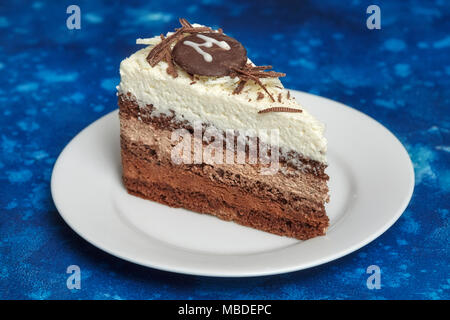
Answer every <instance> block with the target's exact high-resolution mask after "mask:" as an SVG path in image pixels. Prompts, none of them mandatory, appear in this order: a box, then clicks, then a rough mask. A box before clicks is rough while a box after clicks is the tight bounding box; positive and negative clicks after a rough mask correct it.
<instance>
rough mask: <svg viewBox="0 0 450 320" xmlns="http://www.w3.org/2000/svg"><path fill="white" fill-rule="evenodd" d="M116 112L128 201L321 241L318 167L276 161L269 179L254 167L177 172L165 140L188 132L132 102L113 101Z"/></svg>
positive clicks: (324, 223) (322, 187) (193, 167)
mask: <svg viewBox="0 0 450 320" xmlns="http://www.w3.org/2000/svg"><path fill="white" fill-rule="evenodd" d="M119 107H120V128H121V152H122V166H123V181H124V185H125V187H126V188H127V191H128V192H129V193H130V194H133V195H136V196H139V197H142V198H145V199H149V200H153V201H156V202H159V203H162V204H165V205H168V206H171V207H182V208H186V209H189V210H193V211H196V212H199V213H206V214H211V215H214V216H216V217H218V218H221V219H223V220H227V221H234V222H237V223H239V224H241V225H244V226H248V227H253V228H256V229H259V230H263V231H266V232H271V233H274V234H278V235H283V236H288V237H293V238H297V239H301V240H305V239H309V238H312V237H315V236H319V235H323V234H325V231H326V229H327V227H328V224H329V220H328V217H327V216H326V213H325V208H324V203H325V202H326V201H327V200H328V187H327V180H328V176H327V175H326V174H325V173H324V168H325V166H324V165H323V164H319V163H317V165H316V166H314V164H315V163H314V162H313V161H308V160H306V161H308V166H307V167H306V168H307V169H306V170H305V169H304V170H298V169H295V168H293V167H292V166H290V165H289V164H288V162H287V161H283V160H282V161H281V162H280V170H279V171H278V172H277V173H276V174H274V175H261V174H260V173H259V169H260V165H258V164H256V165H254V164H248V163H245V164H217V165H216V164H214V165H211V164H205V163H202V164H181V165H177V164H174V163H173V162H172V160H171V150H172V148H173V146H174V144H173V143H172V142H171V134H172V131H173V130H174V129H177V128H188V125H187V124H180V123H175V122H174V121H173V118H171V117H166V116H160V117H151V116H149V114H143V110H140V109H139V107H138V105H137V104H136V103H135V102H134V101H133V99H132V97H126V96H123V95H121V96H119ZM149 108H151V106H149ZM144 112H145V111H144ZM192 140H194V136H193V135H192Z"/></svg>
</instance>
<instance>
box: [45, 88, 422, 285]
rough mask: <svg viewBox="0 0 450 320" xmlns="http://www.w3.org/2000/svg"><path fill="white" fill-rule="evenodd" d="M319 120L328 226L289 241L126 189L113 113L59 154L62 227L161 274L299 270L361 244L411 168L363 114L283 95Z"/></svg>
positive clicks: (379, 228) (395, 212)
mask: <svg viewBox="0 0 450 320" xmlns="http://www.w3.org/2000/svg"><path fill="white" fill-rule="evenodd" d="M291 92H292V93H293V94H294V96H295V97H296V98H297V100H298V101H300V102H301V104H303V105H304V106H307V109H308V110H309V111H310V112H311V113H312V114H314V115H315V116H316V117H317V118H318V119H320V120H321V121H323V122H324V123H325V124H326V125H327V138H328V161H329V167H328V169H327V173H328V175H329V176H330V177H331V178H330V184H329V185H330V194H331V201H330V203H329V204H328V205H327V213H328V215H329V217H330V220H331V225H330V228H329V231H328V233H327V235H326V236H323V237H318V238H314V239H311V240H308V241H298V240H295V239H290V238H286V237H280V236H276V235H272V234H269V233H265V232H262V231H258V230H254V229H251V228H246V227H243V226H240V225H238V224H235V223H232V222H225V221H222V220H219V219H217V218H214V217H212V216H208V215H201V214H197V213H194V212H191V211H187V210H184V209H173V208H169V207H166V206H163V205H160V204H158V203H155V202H151V201H147V200H143V199H140V198H137V197H134V196H131V195H129V194H128V193H127V192H126V190H125V188H124V187H123V186H122V182H121V165H120V146H119V120H118V114H117V110H116V111H113V112H111V113H110V114H108V115H106V116H104V117H103V118H101V119H99V120H97V121H96V122H94V123H93V124H91V125H90V126H88V127H87V128H86V129H84V130H83V131H82V132H81V133H79V134H78V135H77V136H76V137H75V138H74V139H73V140H72V141H71V142H70V143H69V144H68V145H67V147H66V148H65V149H64V150H63V152H62V153H61V155H60V156H59V158H58V160H57V162H56V164H55V167H54V169H53V175H52V186H51V189H52V195H53V199H54V202H55V205H56V207H57V208H58V211H59V212H60V214H61V216H62V217H63V219H64V220H65V221H66V222H67V224H68V225H69V226H70V227H72V229H73V230H75V232H77V233H78V234H79V235H80V236H82V237H83V238H84V239H86V240H87V241H89V242H90V243H92V244H93V245H95V246H97V247H98V248H100V249H102V250H104V251H106V252H108V253H110V254H112V255H115V256H117V257H120V258H122V259H125V260H128V261H131V262H134V263H137V264H140V265H144V266H148V267H153V268H157V269H161V270H167V271H173V272H181V273H187V274H196V275H207V276H231V277H234V276H258V275H269V274H277V273H283V272H289V271H295V270H301V269H305V268H309V267H313V266H317V265H319V264H322V263H325V262H328V261H331V260H334V259H337V258H339V257H342V256H344V255H346V254H349V253H351V252H353V251H355V250H357V249H359V248H361V247H362V246H364V245H366V244H368V243H369V242H371V241H372V240H374V239H375V238H377V237H378V236H380V235H381V234H382V233H383V232H384V231H386V230H387V229H388V228H389V227H390V226H391V225H392V224H393V223H394V222H395V221H396V220H397V219H398V218H399V217H400V215H401V214H402V212H403V211H404V210H405V208H406V206H407V205H408V202H409V200H410V198H411V195H412V192H413V188H414V171H413V166H412V164H411V161H410V159H409V157H408V154H407V152H406V151H405V149H404V148H403V146H402V145H401V143H400V142H399V141H398V140H397V139H396V138H395V136H394V135H393V134H392V133H390V132H389V131H388V130H387V129H386V128H384V127H383V126H382V125H381V124H379V123H378V122H376V121H375V120H373V119H372V118H370V117H368V116H366V115H364V114H363V113H361V112H359V111H356V110H354V109H352V108H349V107H346V106H344V105H342V104H340V103H337V102H334V101H331V100H328V99H325V98H321V97H317V96H313V95H310V94H307V93H301V92H295V91H291Z"/></svg>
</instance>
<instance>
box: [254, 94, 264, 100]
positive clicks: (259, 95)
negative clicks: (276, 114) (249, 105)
mask: <svg viewBox="0 0 450 320" xmlns="http://www.w3.org/2000/svg"><path fill="white" fill-rule="evenodd" d="M262 99H264V93H262V92H258V97H257V98H256V100H262Z"/></svg>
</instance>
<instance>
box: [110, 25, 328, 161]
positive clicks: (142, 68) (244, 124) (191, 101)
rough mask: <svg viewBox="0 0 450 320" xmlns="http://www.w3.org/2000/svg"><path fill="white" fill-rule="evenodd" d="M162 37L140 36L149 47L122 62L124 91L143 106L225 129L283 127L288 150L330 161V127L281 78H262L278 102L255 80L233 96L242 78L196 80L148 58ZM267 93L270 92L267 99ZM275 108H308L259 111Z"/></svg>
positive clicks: (283, 147) (282, 140) (283, 145)
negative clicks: (326, 128)
mask: <svg viewBox="0 0 450 320" xmlns="http://www.w3.org/2000/svg"><path fill="white" fill-rule="evenodd" d="M194 26H199V25H194ZM170 34H171V33H168V34H167V35H168V36H169V35H170ZM160 41H161V39H160V37H154V38H150V39H138V41H137V43H138V44H146V45H148V47H146V48H144V49H142V50H139V51H137V52H136V53H134V54H133V55H131V56H130V57H129V58H127V59H125V60H123V61H122V62H121V64H120V76H121V82H120V85H119V86H118V87H117V89H118V92H119V93H123V94H127V93H128V92H129V93H131V94H132V95H133V96H134V97H135V98H136V102H137V103H138V104H139V106H140V107H141V108H146V106H147V105H150V104H151V105H153V113H152V115H154V116H158V115H160V114H167V115H170V114H172V112H173V113H175V118H176V120H180V121H185V120H187V121H189V122H190V123H192V124H194V123H196V122H202V123H207V124H210V125H212V126H214V127H215V128H217V129H219V130H227V129H234V130H250V132H252V131H253V132H255V134H256V135H258V131H259V130H261V129H266V130H270V129H278V130H279V147H280V148H281V151H282V153H288V152H290V151H295V152H297V153H299V154H301V155H303V156H304V157H306V158H310V159H312V160H316V161H319V162H321V163H326V149H327V141H326V139H325V137H324V135H323V134H324V125H323V124H322V123H320V122H319V121H318V120H316V119H315V118H314V117H313V116H312V115H311V114H309V113H308V112H307V111H306V110H305V109H304V108H303V107H301V106H300V105H299V104H298V102H297V101H296V100H295V99H294V98H293V97H289V93H288V91H287V90H286V89H284V87H283V85H282V83H281V82H280V80H279V79H278V78H263V79H261V82H262V83H263V84H264V85H265V86H266V88H267V90H268V91H269V92H270V93H271V94H272V96H273V97H274V98H275V102H273V101H272V100H271V99H270V97H269V96H268V95H267V93H266V92H264V90H263V89H262V88H261V87H260V86H259V85H258V84H256V83H254V82H253V81H248V82H247V84H246V85H245V87H244V89H243V90H242V92H241V93H240V94H233V90H234V89H235V88H236V86H237V83H238V82H239V78H238V77H236V78H230V77H228V76H225V77H202V76H195V79H194V80H193V79H192V77H191V76H190V75H189V74H187V73H186V72H185V71H184V70H182V69H181V68H179V67H177V66H176V68H177V72H178V77H176V78H173V77H172V76H171V75H169V74H168V73H167V71H166V69H167V63H166V62H164V61H161V62H159V63H158V64H157V65H156V66H155V67H151V66H150V64H149V63H148V62H147V60H146V58H147V56H148V54H149V52H150V50H151V49H152V47H153V46H154V45H156V44H157V43H159V42H160ZM249 62H251V61H250V60H249ZM261 93H263V94H264V98H262V99H261V98H260V96H261ZM279 97H280V98H281V99H280V101H281V102H280V101H279ZM272 107H288V108H296V109H302V110H303V112H301V113H288V112H269V113H262V114H258V111H260V110H263V109H266V108H272ZM258 137H259V139H260V140H261V141H262V142H263V143H267V144H271V141H270V136H267V135H263V134H261V135H258Z"/></svg>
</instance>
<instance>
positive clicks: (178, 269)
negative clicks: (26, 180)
mask: <svg viewBox="0 0 450 320" xmlns="http://www.w3.org/2000/svg"><path fill="white" fill-rule="evenodd" d="M288 90H290V91H291V93H293V94H300V95H308V96H311V97H313V98H320V99H324V100H326V102H327V103H332V104H338V105H339V106H340V107H344V108H346V109H350V111H352V112H356V113H357V114H358V115H359V116H362V117H363V118H366V120H368V121H372V122H374V123H376V125H377V126H378V127H380V128H381V129H383V130H385V131H386V132H387V133H389V135H390V137H391V138H394V140H395V141H396V142H397V144H398V145H399V146H400V147H401V150H402V152H403V153H404V154H405V155H406V156H407V159H408V169H409V170H408V171H409V176H410V177H411V179H410V182H411V183H410V185H409V188H408V194H407V196H406V197H404V199H403V200H402V203H401V205H400V204H399V206H398V208H399V209H397V212H395V214H392V216H391V218H390V219H389V220H388V221H386V222H385V223H384V225H383V227H380V228H379V229H378V230H377V232H372V233H371V234H370V235H369V236H367V237H365V239H364V240H362V241H359V242H356V243H355V244H353V245H351V246H349V247H348V248H346V249H344V250H339V251H338V252H336V253H335V254H329V255H328V256H325V257H323V258H320V259H317V260H314V261H312V262H310V263H305V264H302V265H300V266H288V267H285V268H282V267H279V268H277V269H270V270H266V271H265V270H258V271H254V272H252V271H248V272H230V271H227V272H216V271H206V270H191V269H189V268H183V267H180V266H179V265H178V266H176V267H170V266H167V265H161V264H158V263H156V264H155V263H149V262H146V261H141V260H139V259H137V258H134V257H127V256H125V255H122V254H121V253H117V252H114V249H110V248H108V247H106V246H104V245H103V244H102V243H101V241H96V240H95V239H92V237H91V236H90V235H87V234H85V233H83V231H82V230H79V228H78V227H77V226H76V225H75V224H74V223H71V221H70V219H68V217H67V216H66V215H65V214H64V213H63V210H61V206H60V204H59V203H58V201H57V200H56V197H55V190H56V186H55V184H56V182H55V180H56V178H55V172H57V169H58V167H59V166H60V163H61V161H62V160H61V159H62V158H63V155H64V154H65V153H66V152H67V150H68V148H69V146H70V145H71V144H72V143H73V142H74V141H75V140H76V139H77V138H78V137H79V136H80V135H81V134H82V133H83V132H85V131H88V130H89V129H90V128H91V127H92V126H93V125H94V124H96V123H97V122H98V121H100V120H101V119H103V118H106V117H109V116H111V114H113V113H117V112H118V109H115V110H113V111H111V112H108V113H107V114H105V115H103V116H102V117H100V118H98V119H96V120H95V121H93V122H92V123H90V124H89V125H88V126H86V127H85V128H83V129H82V130H81V131H79V132H78V133H77V134H76V135H75V136H74V137H73V138H72V139H71V140H70V141H69V142H68V143H67V144H66V145H65V146H64V148H63V150H62V151H61V153H60V154H59V155H58V158H57V160H56V161H55V163H54V166H53V169H52V176H51V182H50V186H51V187H50V188H51V195H52V200H53V203H54V205H55V207H56V209H57V211H58V213H59V215H60V216H61V217H62V219H63V220H64V222H65V223H66V224H67V225H68V226H69V227H70V228H71V229H72V230H73V231H74V232H75V233H77V234H78V235H79V236H80V237H81V238H82V239H84V240H85V241H87V242H89V243H90V244H91V245H93V246H95V247H97V248H98V249H100V250H102V251H104V252H106V253H108V254H111V255H113V256H115V257H117V258H120V259H122V260H125V261H128V262H132V263H135V264H138V265H141V266H144V267H149V268H154V269H157V270H162V271H168V272H174V273H180V274H186V275H195V276H205V277H225V278H237V277H257V276H269V275H277V274H284V273H289V272H295V271H300V270H305V269H309V268H312V267H316V266H319V265H322V264H325V263H328V262H331V261H334V260H337V259H340V258H342V257H344V256H346V255H348V254H350V253H353V252H355V251H357V250H359V249H361V248H363V247H364V246H366V245H367V244H369V243H371V242H372V241H374V240H375V239H377V238H378V237H380V236H381V235H382V234H383V233H385V232H386V231H387V230H388V229H390V228H391V227H392V226H393V225H394V224H395V222H396V221H397V220H398V219H399V218H400V217H401V215H402V214H403V213H404V212H405V210H406V208H407V207H408V205H409V203H410V201H411V199H412V196H413V193H414V187H415V172H414V166H413V163H412V161H411V157H410V156H409V154H408V152H407V150H406V148H405V146H404V145H403V144H402V143H401V141H400V140H399V139H398V138H397V137H396V136H395V135H394V134H393V133H392V132H391V131H390V130H389V129H388V128H386V127H385V126H384V125H383V124H381V123H380V122H378V121H377V120H376V119H374V118H372V117H371V116H369V115H367V114H365V113H363V112H362V111H360V110H357V109H355V108H352V107H350V106H348V105H345V104H343V103H341V102H339V101H335V100H332V99H329V98H326V97H322V96H318V95H314V94H311V93H308V92H303V91H299V90H293V89H288ZM123 223H124V222H123Z"/></svg>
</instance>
